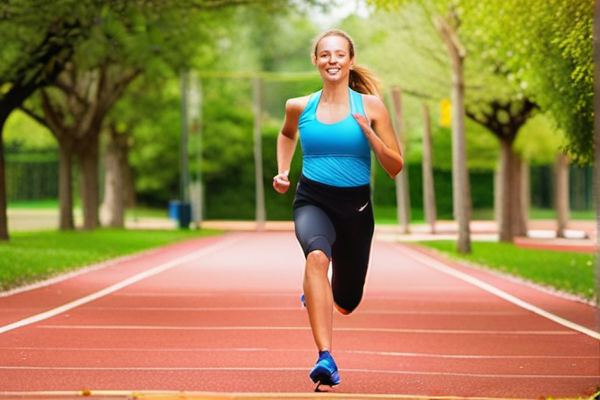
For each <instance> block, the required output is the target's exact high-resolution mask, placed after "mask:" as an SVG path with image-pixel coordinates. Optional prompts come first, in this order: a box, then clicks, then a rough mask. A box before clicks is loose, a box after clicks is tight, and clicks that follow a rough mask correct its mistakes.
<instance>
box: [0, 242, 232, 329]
mask: <svg viewBox="0 0 600 400" xmlns="http://www.w3.org/2000/svg"><path fill="white" fill-rule="evenodd" d="M238 240H240V236H235V237H229V238H227V239H225V240H223V241H221V242H218V243H215V244H212V245H209V246H207V247H204V248H202V249H200V250H198V251H195V252H193V253H190V254H187V255H185V256H181V257H178V258H176V259H174V260H171V261H168V262H166V263H163V264H160V265H157V266H156V267H154V268H151V269H149V270H146V271H144V272H140V273H139V274H136V275H133V276H131V277H129V278H127V279H125V280H123V281H121V282H117V283H115V284H114V285H111V286H109V287H107V288H104V289H102V290H99V291H97V292H95V293H92V294H89V295H87V296H84V297H82V298H80V299H77V300H74V301H71V302H70V303H67V304H63V305H62V306H59V307H56V308H53V309H51V310H48V311H46V312H43V313H40V314H37V315H33V316H31V317H28V318H25V319H22V320H20V321H17V322H14V323H12V324H9V325H5V326H2V327H0V334H2V333H5V332H8V331H11V330H13V329H17V328H21V327H23V326H26V325H30V324H33V323H35V322H39V321H43V320H45V319H48V318H51V317H54V316H56V315H59V314H61V313H63V312H66V311H69V310H72V309H73V308H75V307H79V306H81V305H83V304H86V303H89V302H91V301H94V300H97V299H99V298H101V297H104V296H107V295H109V294H111V293H114V292H116V291H117V290H121V289H123V288H125V287H127V286H130V285H133V284H134V283H137V282H140V281H142V280H144V279H147V278H150V277H152V276H154V275H158V274H160V273H161V272H165V271H167V270H169V269H171V268H173V267H176V266H178V265H180V264H183V263H187V262H190V261H194V260H197V259H199V258H201V257H204V256H206V255H208V254H211V253H214V252H215V251H218V250H221V249H223V248H225V247H228V246H231V245H232V244H233V243H234V242H236V241H238Z"/></svg>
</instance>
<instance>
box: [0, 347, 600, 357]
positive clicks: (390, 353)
mask: <svg viewBox="0 0 600 400" xmlns="http://www.w3.org/2000/svg"><path fill="white" fill-rule="evenodd" d="M0 350H5V351H19V352H20V351H34V352H44V351H56V352H85V351H91V352H130V353H135V352H145V353H149V352H155V353H181V352H185V353H190V352H201V353H204V352H207V353H212V352H217V353H228V352H241V353H244V352H248V353H250V352H254V353H261V352H262V353H264V352H268V353H275V352H277V353H286V354H289V353H307V354H313V353H314V350H312V349H311V350H308V349H306V350H303V349H269V348H266V347H265V348H262V347H256V348H254V347H221V348H210V347H175V348H173V347H171V348H168V347H149V348H145V347H144V348H132V347H119V348H106V347H0ZM336 353H337V354H341V353H344V354H362V355H370V356H384V357H417V358H449V359H468V360H479V359H481V360H597V359H600V355H595V356H593V355H586V356H581V355H579V356H574V355H562V356H560V355H493V354H434V353H410V352H395V351H368V350H336Z"/></svg>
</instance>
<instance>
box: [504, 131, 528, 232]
mask: <svg viewBox="0 0 600 400" xmlns="http://www.w3.org/2000/svg"><path fill="white" fill-rule="evenodd" d="M521 176H522V174H521V161H520V159H519V156H518V155H517V154H515V152H514V151H513V146H512V141H510V140H500V188H499V190H500V210H499V217H500V219H499V230H500V241H501V242H508V243H512V241H513V240H514V238H515V236H524V235H525V234H526V233H527V232H526V231H527V229H526V223H525V220H524V216H523V206H522V196H521Z"/></svg>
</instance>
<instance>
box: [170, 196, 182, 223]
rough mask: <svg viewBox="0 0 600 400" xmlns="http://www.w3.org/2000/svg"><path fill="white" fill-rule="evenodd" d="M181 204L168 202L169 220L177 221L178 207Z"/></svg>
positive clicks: (175, 201)
mask: <svg viewBox="0 0 600 400" xmlns="http://www.w3.org/2000/svg"><path fill="white" fill-rule="evenodd" d="M180 204H181V202H180V201H179V200H171V201H169V219H172V220H174V221H177V220H178V219H179V205H180Z"/></svg>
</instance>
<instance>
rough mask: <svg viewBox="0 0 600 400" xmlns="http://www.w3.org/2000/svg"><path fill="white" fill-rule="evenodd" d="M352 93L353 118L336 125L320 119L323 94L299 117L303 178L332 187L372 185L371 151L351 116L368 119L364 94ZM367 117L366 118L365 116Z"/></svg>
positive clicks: (312, 100) (307, 106) (312, 101)
mask: <svg viewBox="0 0 600 400" xmlns="http://www.w3.org/2000/svg"><path fill="white" fill-rule="evenodd" d="M348 90H349V91H350V114H349V115H348V116H347V117H346V118H344V119H343V120H342V121H340V122H337V123H335V124H325V123H322V122H319V120H318V119H317V106H318V105H319V100H320V99H321V94H322V91H321V90H320V91H318V92H316V93H313V94H312V95H311V96H310V98H309V100H308V103H307V105H306V108H305V109H304V111H303V112H302V114H301V115H300V119H299V121H298V130H299V131H300V144H301V146H302V153H303V158H302V174H303V175H304V176H306V177H307V178H308V179H311V180H313V181H316V182H320V183H324V184H326V185H331V186H339V187H353V186H362V185H367V184H369V183H370V182H371V147H370V145H369V141H368V140H367V138H366V137H365V135H364V134H363V132H362V129H361V128H360V125H359V124H358V122H356V120H355V119H354V117H353V116H352V114H362V115H365V110H364V107H363V102H362V97H361V94H360V93H358V92H356V91H354V90H352V89H350V88H348ZM365 117H366V115H365Z"/></svg>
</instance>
